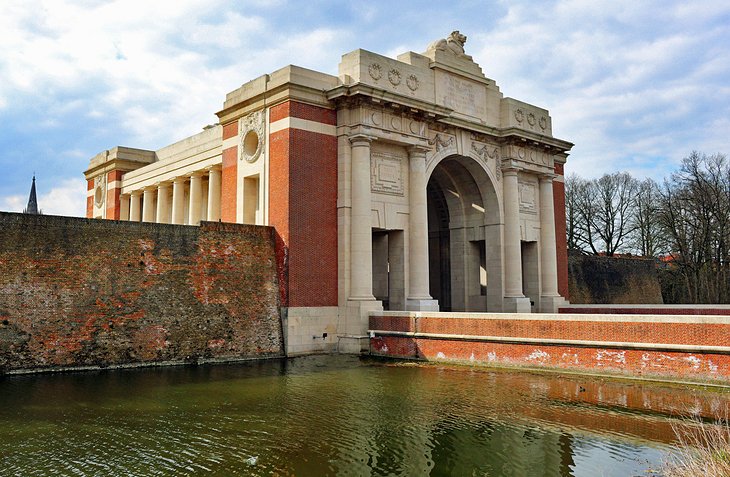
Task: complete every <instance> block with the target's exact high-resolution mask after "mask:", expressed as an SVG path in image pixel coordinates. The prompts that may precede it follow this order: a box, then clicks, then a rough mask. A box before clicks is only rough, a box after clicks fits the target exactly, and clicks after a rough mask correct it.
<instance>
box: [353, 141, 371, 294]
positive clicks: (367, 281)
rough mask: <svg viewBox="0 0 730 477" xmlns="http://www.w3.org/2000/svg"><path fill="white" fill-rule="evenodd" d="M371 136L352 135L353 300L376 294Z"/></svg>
mask: <svg viewBox="0 0 730 477" xmlns="http://www.w3.org/2000/svg"><path fill="white" fill-rule="evenodd" d="M372 140H373V138H372V137H370V136H365V135H357V136H352V137H350V142H351V143H352V180H351V191H352V192H351V193H352V200H351V206H352V209H351V218H352V225H351V226H350V300H375V297H374V296H373V242H372V240H373V234H372V227H371V221H372V218H371V212H370V209H371V197H370V143H371V141H372Z"/></svg>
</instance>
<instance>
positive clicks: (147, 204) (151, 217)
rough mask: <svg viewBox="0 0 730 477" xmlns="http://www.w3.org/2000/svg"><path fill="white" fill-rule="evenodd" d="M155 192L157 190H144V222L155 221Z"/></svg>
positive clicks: (149, 188) (150, 188)
mask: <svg viewBox="0 0 730 477" xmlns="http://www.w3.org/2000/svg"><path fill="white" fill-rule="evenodd" d="M155 192H156V189H155V188H152V187H148V188H146V189H145V190H144V197H143V200H142V221H143V222H154V221H155Z"/></svg>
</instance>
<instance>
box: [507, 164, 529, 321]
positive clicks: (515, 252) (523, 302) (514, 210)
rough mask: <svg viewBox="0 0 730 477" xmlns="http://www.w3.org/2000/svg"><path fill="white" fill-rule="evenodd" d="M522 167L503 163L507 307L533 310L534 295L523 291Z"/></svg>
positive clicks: (513, 309) (517, 311) (524, 310)
mask: <svg viewBox="0 0 730 477" xmlns="http://www.w3.org/2000/svg"><path fill="white" fill-rule="evenodd" d="M519 171H520V168H519V167H517V166H515V165H514V164H512V163H510V162H509V161H505V162H504V163H503V165H502V178H503V180H502V183H503V188H504V189H503V191H504V200H503V202H504V311H506V312H515V313H529V312H530V311H531V305H530V299H529V298H527V297H525V295H524V294H523V292H522V247H521V236H520V202H519V200H520V198H519V189H518V182H517V173H518V172H519Z"/></svg>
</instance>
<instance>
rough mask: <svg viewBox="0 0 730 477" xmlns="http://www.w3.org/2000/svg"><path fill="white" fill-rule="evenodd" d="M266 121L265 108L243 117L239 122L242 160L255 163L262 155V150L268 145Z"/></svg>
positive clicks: (240, 157)
mask: <svg viewBox="0 0 730 477" xmlns="http://www.w3.org/2000/svg"><path fill="white" fill-rule="evenodd" d="M265 121H266V114H264V111H263V110H261V111H256V112H253V113H251V114H249V115H248V116H246V117H243V118H241V120H240V122H239V130H240V131H241V136H240V137H241V144H240V147H239V159H240V160H245V161H246V162H250V163H254V162H256V160H257V159H258V158H259V156H261V152H262V151H263V150H264V146H265V145H266V136H265Z"/></svg>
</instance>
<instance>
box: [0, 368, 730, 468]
mask: <svg viewBox="0 0 730 477" xmlns="http://www.w3.org/2000/svg"><path fill="white" fill-rule="evenodd" d="M726 401H727V395H726V394H724V393H718V392H711V391H702V390H697V389H694V390H684V389H681V388H677V387H673V388H669V387H666V386H664V387H663V386H658V385H651V384H631V383H620V382H611V381H602V380H595V379H593V380H589V379H581V378H580V377H559V376H555V375H534V374H526V373H510V372H504V371H494V370H491V371H490V370H484V369H470V368H458V367H451V368H450V367H440V366H433V365H407V364H403V363H392V362H381V361H367V360H360V359H358V358H356V357H341V356H340V357H337V356H335V357H332V356H329V357H328V356H321V357H307V358H297V359H292V360H274V361H266V362H259V363H251V364H237V365H218V366H201V367H193V368H164V369H143V370H121V371H104V372H92V373H72V374H58V375H36V376H12V377H5V378H0V475H2V476H6V475H18V476H34V475H69V476H72V475H73V476H76V475H78V476H91V475H104V476H107V475H114V476H122V475H124V476H126V475H129V476H132V475H134V476H139V475H175V476H178V475H315V476H316V475H353V476H359V475H402V476H410V475H459V476H461V475H464V476H482V475H491V476H532V475H534V476H542V475H548V476H550V475H554V476H567V475H575V476H627V475H651V474H650V473H649V474H648V472H647V471H650V470H651V469H658V468H659V467H660V466H661V463H662V461H663V459H665V458H666V456H667V455H668V454H667V453H668V452H669V449H670V445H671V443H672V440H673V437H672V432H671V429H670V424H671V422H674V421H675V420H676V418H675V417H672V414H674V413H676V412H677V411H680V410H681V409H680V408H682V407H683V406H687V405H689V406H694V407H695V411H697V412H700V411H701V410H702V409H706V410H711V409H712V408H715V407H718V406H721V405H724V404H726Z"/></svg>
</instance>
